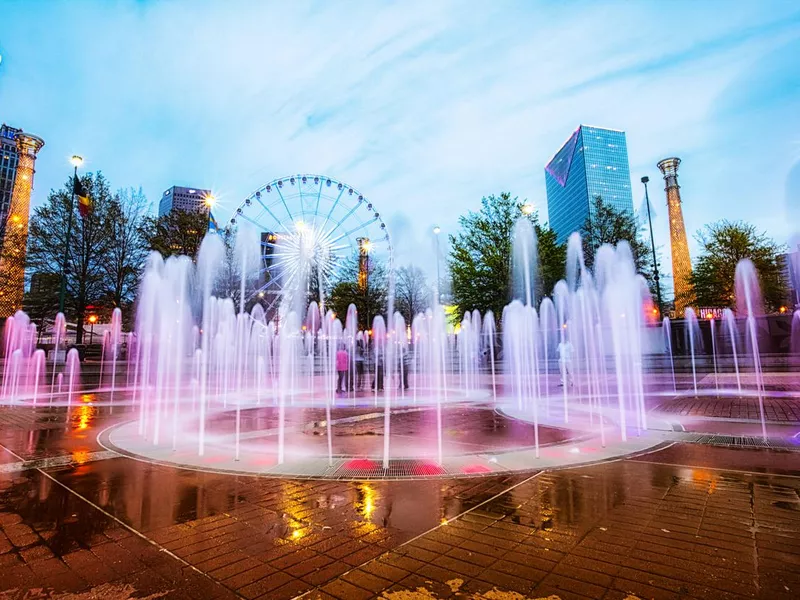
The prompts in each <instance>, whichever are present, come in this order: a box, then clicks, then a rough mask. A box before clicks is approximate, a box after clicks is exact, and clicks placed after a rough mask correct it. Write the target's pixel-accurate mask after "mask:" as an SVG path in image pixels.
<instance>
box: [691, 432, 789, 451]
mask: <svg viewBox="0 0 800 600" xmlns="http://www.w3.org/2000/svg"><path fill="white" fill-rule="evenodd" d="M683 441H685V442H691V443H693V444H706V445H708V446H737V447H740V448H793V447H794V446H793V445H792V444H791V443H789V442H787V441H786V440H782V439H779V438H767V439H766V440H765V439H764V438H762V437H760V436H750V435H722V434H715V433H687V434H685V435H684V436H683Z"/></svg>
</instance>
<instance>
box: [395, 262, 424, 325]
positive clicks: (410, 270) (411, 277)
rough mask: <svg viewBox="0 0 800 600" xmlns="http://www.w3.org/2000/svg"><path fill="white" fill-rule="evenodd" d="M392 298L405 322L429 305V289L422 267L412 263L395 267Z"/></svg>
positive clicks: (409, 321) (408, 321)
mask: <svg viewBox="0 0 800 600" xmlns="http://www.w3.org/2000/svg"><path fill="white" fill-rule="evenodd" d="M394 298H395V305H394V308H395V310H396V311H398V312H399V313H400V314H401V315H403V318H404V319H405V320H406V323H411V321H412V320H413V319H414V316H415V315H417V314H419V313H421V312H424V311H425V309H427V308H428V307H429V306H430V304H431V289H430V286H429V285H428V280H427V278H426V277H425V273H424V272H423V271H422V269H420V268H419V267H415V266H413V265H409V266H407V267H400V268H399V269H397V272H396V273H395V288H394Z"/></svg>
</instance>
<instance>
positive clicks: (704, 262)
mask: <svg viewBox="0 0 800 600" xmlns="http://www.w3.org/2000/svg"><path fill="white" fill-rule="evenodd" d="M695 239H696V240H697V241H698V242H699V244H700V256H699V257H698V258H697V261H696V263H695V266H694V270H693V272H692V277H691V283H692V285H693V286H694V292H695V296H696V298H697V304H698V306H710V307H731V306H735V303H736V289H735V285H734V278H735V274H736V265H737V264H738V263H739V261H740V260H742V259H745V258H749V259H750V260H751V261H753V264H754V265H755V267H756V270H757V271H758V277H759V283H760V284H761V294H762V297H763V300H764V308H765V310H767V311H768V312H769V311H774V310H777V309H778V308H779V307H780V306H781V305H782V304H783V303H784V302H785V301H786V280H785V276H784V273H783V265H782V263H781V254H782V252H783V249H782V248H781V247H780V246H779V245H778V244H776V243H775V242H774V241H773V240H772V239H771V238H769V237H767V235H766V234H765V233H758V232H757V231H756V228H755V226H753V225H750V224H748V223H743V222H741V221H727V220H722V221H717V222H716V223H712V224H711V225H706V226H705V229H704V230H701V231H699V232H697V234H696V235H695Z"/></svg>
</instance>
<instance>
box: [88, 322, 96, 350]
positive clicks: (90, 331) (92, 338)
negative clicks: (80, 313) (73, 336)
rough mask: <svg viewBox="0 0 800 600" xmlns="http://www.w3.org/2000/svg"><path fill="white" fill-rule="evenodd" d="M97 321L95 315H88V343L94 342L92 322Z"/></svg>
mask: <svg viewBox="0 0 800 600" xmlns="http://www.w3.org/2000/svg"><path fill="white" fill-rule="evenodd" d="M95 323H97V315H89V324H90V325H91V328H90V329H89V345H90V346H91V345H92V343H93V342H94V324H95Z"/></svg>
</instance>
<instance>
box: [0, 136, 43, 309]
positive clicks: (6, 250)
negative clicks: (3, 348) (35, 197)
mask: <svg viewBox="0 0 800 600" xmlns="http://www.w3.org/2000/svg"><path fill="white" fill-rule="evenodd" d="M0 140H1V143H2V148H1V149H0V152H2V154H0V156H2V158H0V161H2V162H3V163H8V164H7V165H5V164H4V166H3V167H0V189H1V190H2V192H0V194H1V195H0V211H2V215H0V216H2V223H3V231H2V240H1V241H0V317H3V318H5V317H10V316H11V315H13V314H14V313H15V312H16V311H18V310H21V309H22V296H23V293H24V287H25V258H26V249H27V244H28V219H29V218H30V211H31V192H32V191H33V175H34V173H35V172H36V171H35V169H34V166H35V163H36V155H37V153H38V152H39V150H41V148H42V146H44V140H42V139H41V138H39V137H37V136H35V135H30V134H28V133H25V132H23V131H22V130H21V129H15V128H13V127H8V126H7V125H3V126H2V127H1V128H0ZM9 191H10V193H9Z"/></svg>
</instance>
